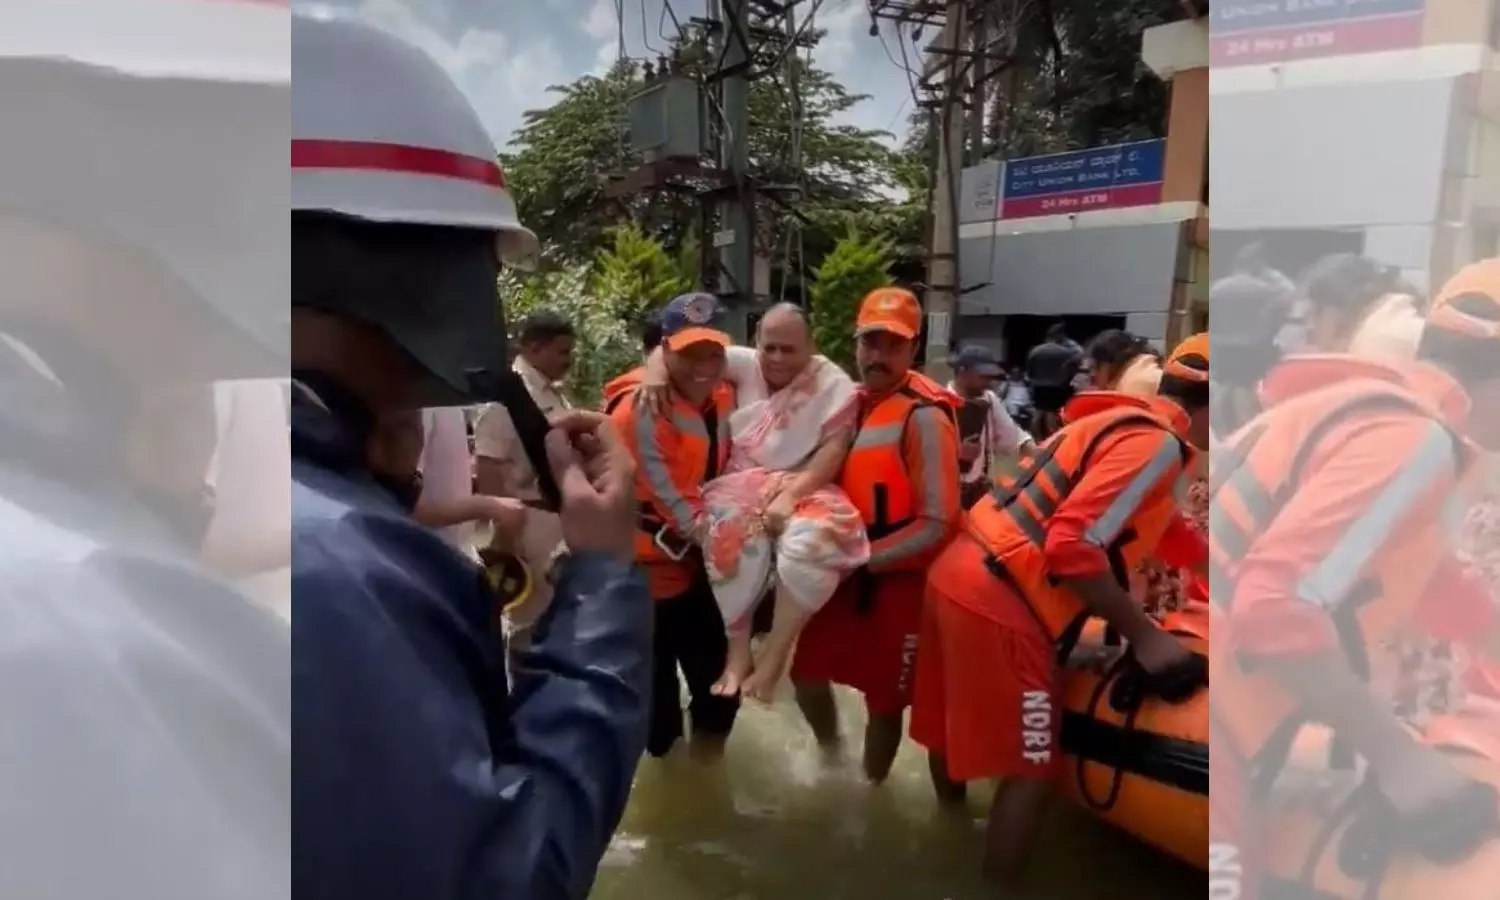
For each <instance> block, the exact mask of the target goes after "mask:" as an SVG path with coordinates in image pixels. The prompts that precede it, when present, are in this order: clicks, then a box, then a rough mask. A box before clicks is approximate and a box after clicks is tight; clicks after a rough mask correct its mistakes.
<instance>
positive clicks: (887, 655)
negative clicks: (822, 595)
mask: <svg viewBox="0 0 1500 900" xmlns="http://www.w3.org/2000/svg"><path fill="white" fill-rule="evenodd" d="M925 580H926V576H925V573H923V572H921V571H916V572H893V573H891V574H888V575H879V576H876V578H875V582H874V589H875V597H874V603H873V604H872V606H871V608H870V611H869V612H868V613H862V612H860V611H859V609H858V606H857V600H858V598H859V591H860V590H861V588H860V582H859V579H858V578H857V577H856V578H851V579H849V580H846V581H845V582H844V583H843V584H841V585H839V589H838V591H836V592H835V593H834V595H833V597H832V598H830V599H829V601H828V603H827V604H825V605H824V606H823V608H822V609H820V610H818V611H817V612H816V613H815V614H813V617H812V618H811V619H809V620H808V622H807V625H806V626H805V627H804V628H803V629H802V636H801V637H800V638H798V639H797V654H796V656H795V657H793V659H792V673H791V677H792V680H793V681H796V682H802V683H804V684H818V683H832V684H842V685H844V686H846V687H851V688H854V689H855V690H857V691H859V692H860V693H861V694H864V696H865V707H866V708H867V709H868V710H869V713H870V715H872V716H882V715H898V714H900V713H901V712H903V711H904V710H905V709H906V707H907V706H908V705H909V704H910V703H911V686H912V676H913V673H914V667H915V663H916V656H917V630H918V628H919V627H920V626H921V623H922V586H923V582H924V581H925Z"/></svg>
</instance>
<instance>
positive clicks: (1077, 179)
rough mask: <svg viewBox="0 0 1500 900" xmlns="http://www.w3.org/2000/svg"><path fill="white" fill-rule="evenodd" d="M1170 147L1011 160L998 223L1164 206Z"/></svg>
mask: <svg viewBox="0 0 1500 900" xmlns="http://www.w3.org/2000/svg"><path fill="white" fill-rule="evenodd" d="M1165 169H1166V141H1164V140H1151V141H1133V142H1131V143H1128V144H1113V145H1110V146H1107V147H1094V148H1092V149H1089V150H1077V151H1074V152H1071V153H1051V154H1048V155H1046V156H1028V157H1022V158H1020V159H1012V160H1008V161H1007V162H1006V163H1005V168H1004V170H1003V173H1002V177H1003V178H1004V187H1003V189H1002V190H1001V192H1000V198H999V200H1000V202H999V218H1001V219H1026V218H1032V217H1034V216H1055V215H1063V214H1066V213H1080V212H1093V211H1095V210H1100V209H1122V208H1124V207H1128V206H1150V205H1152V204H1155V203H1160V202H1161V192H1162V180H1163V176H1164V172H1165Z"/></svg>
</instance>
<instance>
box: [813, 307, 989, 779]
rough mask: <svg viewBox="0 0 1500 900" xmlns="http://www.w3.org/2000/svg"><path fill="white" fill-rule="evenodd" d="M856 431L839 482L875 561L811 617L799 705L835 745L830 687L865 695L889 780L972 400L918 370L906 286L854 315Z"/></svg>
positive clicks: (880, 769) (918, 319)
mask: <svg viewBox="0 0 1500 900" xmlns="http://www.w3.org/2000/svg"><path fill="white" fill-rule="evenodd" d="M855 327H856V329H857V332H856V334H857V338H856V343H855V350H854V353H855V361H856V362H857V363H858V365H859V374H860V386H859V389H858V403H859V413H858V419H857V421H858V430H857V432H856V433H855V436H854V441H853V444H852V446H851V447H850V450H849V455H848V456H847V457H846V458H845V462H844V468H843V471H842V472H841V473H840V475H839V480H838V486H839V487H840V488H842V489H843V491H844V492H845V493H846V494H848V495H849V499H850V500H851V501H852V502H853V503H854V507H855V508H856V509H857V510H859V513H860V516H861V517H862V518H863V520H864V525H865V531H866V533H867V534H868V536H869V538H870V562H869V563H868V564H867V565H866V566H865V567H864V568H863V569H861V570H858V571H856V572H855V573H854V574H853V575H851V576H850V577H849V578H848V579H847V580H845V581H844V583H843V584H842V585H840V587H839V591H838V592H837V593H836V594H834V596H833V598H832V599H830V600H829V601H828V603H827V604H826V605H825V606H824V607H823V608H822V609H820V610H818V612H817V613H816V614H814V615H813V617H812V618H811V619H810V620H808V623H807V626H806V628H805V629H804V630H803V632H802V636H801V638H800V639H799V640H798V643H797V652H796V656H795V657H794V659H793V661H792V673H791V675H792V683H793V684H794V685H795V687H796V689H797V703H798V705H799V706H801V708H802V712H803V715H805V716H806V717H807V721H808V724H809V725H811V726H812V729H813V732H814V734H816V735H817V738H818V742H819V743H820V744H821V745H823V747H824V748H826V749H833V748H836V747H837V746H838V745H839V742H840V736H839V724H838V713H837V711H836V709H835V708H834V703H833V693H832V692H831V691H830V690H829V683H830V682H831V683H835V684H843V685H847V686H849V687H852V688H854V689H855V690H857V691H859V692H860V693H861V694H863V695H864V699H865V706H866V709H867V710H868V712H869V724H868V726H867V727H866V730H865V747H864V767H865V774H866V775H867V776H868V777H869V779H870V780H871V781H875V782H879V781H883V780H884V779H885V777H886V775H888V774H889V773H890V770H891V764H892V763H893V762H895V760H896V751H897V750H898V749H899V748H900V746H901V735H902V731H903V719H904V717H905V712H906V707H907V704H908V703H909V702H910V694H911V684H912V675H913V668H914V665H915V660H916V655H917V632H918V629H919V627H920V626H921V619H922V586H923V583H924V580H925V578H926V572H927V566H928V564H929V563H931V561H932V559H933V557H934V556H935V555H936V554H937V552H938V551H939V550H940V549H941V548H942V547H943V545H944V544H946V543H947V542H948V540H949V538H951V537H952V536H953V533H954V530H955V529H956V528H957V526H958V523H959V520H960V517H961V515H962V512H963V511H962V508H961V507H960V506H959V478H958V424H957V419H956V412H957V409H958V407H959V406H960V405H962V402H963V401H962V400H961V399H960V398H959V397H958V395H956V394H954V393H953V392H952V391H949V390H948V389H947V388H944V387H943V386H942V385H940V384H938V383H937V382H935V381H933V380H932V379H930V378H928V377H926V376H925V375H922V374H921V373H919V372H914V371H912V368H911V366H912V361H913V359H914V358H915V356H916V350H917V336H918V335H919V334H920V333H921V330H922V307H921V305H920V304H919V303H918V302H917V298H916V297H914V296H912V294H911V292H909V291H905V290H901V289H900V288H881V289H879V290H876V291H872V292H871V293H870V294H869V295H868V296H867V297H865V299H864V301H863V302H862V303H861V304H860V308H859V316H858V318H857V320H856V323H855Z"/></svg>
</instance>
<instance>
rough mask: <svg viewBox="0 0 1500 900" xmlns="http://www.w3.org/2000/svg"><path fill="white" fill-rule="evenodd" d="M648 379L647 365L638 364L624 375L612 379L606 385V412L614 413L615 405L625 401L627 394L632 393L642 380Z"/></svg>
mask: <svg viewBox="0 0 1500 900" xmlns="http://www.w3.org/2000/svg"><path fill="white" fill-rule="evenodd" d="M645 380H646V367H645V366H636V367H635V368H634V369H631V370H630V371H629V372H626V373H625V374H624V375H621V376H619V377H618V378H615V379H613V380H611V381H610V382H609V383H608V384H606V385H605V386H604V412H605V413H612V412H614V411H615V407H617V406H619V405H620V403H621V402H623V401H624V399H625V395H626V394H628V393H630V392H631V391H632V390H634V389H635V388H636V386H637V385H639V384H640V383H641V382H642V381H645Z"/></svg>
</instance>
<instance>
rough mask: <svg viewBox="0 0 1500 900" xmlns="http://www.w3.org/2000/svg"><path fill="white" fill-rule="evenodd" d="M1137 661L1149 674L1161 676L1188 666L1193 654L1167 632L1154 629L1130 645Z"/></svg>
mask: <svg viewBox="0 0 1500 900" xmlns="http://www.w3.org/2000/svg"><path fill="white" fill-rule="evenodd" d="M1130 650H1131V653H1133V654H1134V655H1135V661H1136V663H1137V664H1138V665H1140V667H1141V668H1142V669H1145V670H1146V672H1147V673H1148V674H1151V675H1160V674H1162V673H1163V672H1168V671H1171V670H1172V669H1175V668H1177V667H1179V666H1185V665H1187V662H1188V660H1190V659H1192V657H1193V652H1192V651H1191V650H1189V649H1188V648H1187V647H1184V646H1183V644H1182V642H1181V641H1179V640H1177V638H1175V637H1173V636H1172V635H1170V634H1167V633H1166V632H1165V631H1162V630H1161V629H1159V628H1154V629H1152V630H1151V631H1149V632H1147V634H1146V635H1145V636H1144V637H1142V638H1140V639H1138V640H1136V641H1135V642H1133V643H1132V644H1131V645H1130Z"/></svg>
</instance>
